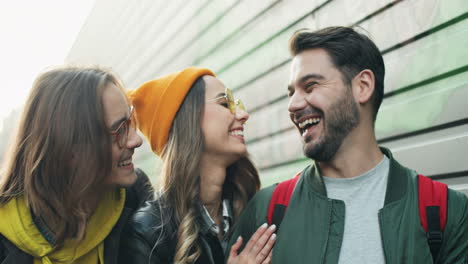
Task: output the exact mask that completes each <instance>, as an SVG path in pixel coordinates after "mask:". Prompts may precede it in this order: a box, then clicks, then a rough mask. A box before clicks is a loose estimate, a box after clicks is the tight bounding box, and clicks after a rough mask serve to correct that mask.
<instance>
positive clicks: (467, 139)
mask: <svg viewBox="0 0 468 264" xmlns="http://www.w3.org/2000/svg"><path fill="white" fill-rule="evenodd" d="M383 145H384V146H386V147H388V148H390V149H391V150H392V151H393V153H394V156H395V157H396V158H397V159H398V160H400V161H401V163H402V164H403V165H405V166H407V167H410V168H412V169H415V170H417V171H418V172H419V173H422V174H425V175H443V174H449V173H455V172H460V171H468V162H467V160H468V158H467V157H468V124H464V125H460V126H456V127H451V128H447V129H442V130H437V131H434V132H430V133H425V134H420V135H416V136H411V137H407V138H403V139H399V140H394V141H391V142H386V143H384V144H383Z"/></svg>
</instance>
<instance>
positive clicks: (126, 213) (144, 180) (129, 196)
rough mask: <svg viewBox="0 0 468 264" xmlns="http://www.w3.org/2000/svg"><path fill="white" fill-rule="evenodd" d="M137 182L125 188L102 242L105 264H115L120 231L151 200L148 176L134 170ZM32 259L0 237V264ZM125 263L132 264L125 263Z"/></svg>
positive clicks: (20, 263)
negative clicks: (119, 209)
mask: <svg viewBox="0 0 468 264" xmlns="http://www.w3.org/2000/svg"><path fill="white" fill-rule="evenodd" d="M136 174H137V176H138V178H137V181H136V182H135V184H133V185H132V186H131V187H128V188H126V191H127V193H126V199H125V205H124V209H123V211H122V214H121V215H120V218H119V220H118V221H117V223H116V225H115V226H114V228H113V229H112V231H111V233H110V234H109V236H107V237H106V239H105V240H104V261H105V263H106V264H117V263H118V262H117V261H118V259H119V258H120V256H119V243H120V238H121V233H122V230H123V228H124V226H125V224H126V222H127V221H128V220H129V218H130V217H131V215H132V214H133V212H135V210H136V209H137V208H139V207H140V206H141V205H143V203H144V202H145V201H147V200H153V199H154V195H153V188H152V187H151V183H150V181H149V179H148V176H146V174H145V173H144V172H143V171H142V170H140V169H136ZM0 221H1V220H0ZM33 261H34V259H33V257H32V256H31V255H28V254H27V253H25V252H24V251H21V250H20V249H18V248H17V247H16V246H15V245H13V244H12V243H11V242H10V241H8V240H7V239H6V238H5V237H3V236H2V235H0V263H1V264H33ZM127 263H132V262H131V261H130V262H127Z"/></svg>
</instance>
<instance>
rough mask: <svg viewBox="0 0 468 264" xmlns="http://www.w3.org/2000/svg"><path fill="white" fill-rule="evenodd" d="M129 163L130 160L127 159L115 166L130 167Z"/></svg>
mask: <svg viewBox="0 0 468 264" xmlns="http://www.w3.org/2000/svg"><path fill="white" fill-rule="evenodd" d="M131 163H132V159H128V160H124V161H121V162H119V164H117V166H119V167H125V166H128V165H130V164H131Z"/></svg>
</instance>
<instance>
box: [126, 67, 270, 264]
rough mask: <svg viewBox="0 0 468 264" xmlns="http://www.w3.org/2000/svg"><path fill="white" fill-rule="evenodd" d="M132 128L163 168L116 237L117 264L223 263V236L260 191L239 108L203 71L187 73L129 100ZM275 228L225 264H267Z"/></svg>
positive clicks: (264, 229)
mask: <svg viewBox="0 0 468 264" xmlns="http://www.w3.org/2000/svg"><path fill="white" fill-rule="evenodd" d="M129 97H130V98H131V100H132V102H133V105H134V106H135V111H136V118H137V124H138V127H139V129H140V130H141V131H142V132H143V134H144V135H145V136H146V137H147V139H148V141H149V143H150V145H151V148H152V150H153V151H154V153H155V154H157V155H158V156H160V157H161V158H162V161H163V167H162V172H161V175H160V179H161V185H160V187H161V189H160V192H159V195H158V198H157V199H156V200H155V201H152V202H147V203H146V205H145V206H144V207H143V208H141V209H140V210H138V211H137V212H136V214H135V215H134V217H133V219H132V221H131V222H129V225H128V230H127V232H125V233H124V234H125V235H124V237H123V238H122V252H123V254H124V257H123V258H122V259H121V263H130V262H131V263H138V264H139V263H145V264H148V263H151V264H155V263H213V264H214V263H224V259H225V255H224V250H225V249H226V246H227V241H228V238H229V236H230V230H232V226H233V225H234V224H235V222H236V220H237V219H238V217H239V215H240V213H241V212H242V210H243V209H244V207H245V206H246V204H247V202H248V201H249V199H250V198H251V197H252V196H253V195H254V194H255V193H256V192H257V191H258V190H259V188H260V180H259V177H258V173H257V170H256V169H255V167H254V165H253V164H252V162H251V161H250V159H249V158H248V156H247V149H246V145H245V141H244V136H243V131H244V124H245V122H246V121H247V119H248V118H249V116H248V113H247V112H246V111H245V109H244V107H243V105H242V103H241V102H239V101H235V100H234V98H233V97H232V93H231V91H230V90H229V89H226V88H225V87H224V85H223V84H222V83H221V82H220V81H219V80H218V79H217V78H216V77H215V76H214V74H213V73H212V72H211V71H210V70H208V69H201V68H195V67H191V68H187V69H185V70H183V71H181V72H176V73H173V74H170V75H168V76H164V77H162V78H159V79H156V80H153V81H149V82H147V83H145V84H143V85H142V86H140V87H139V88H138V89H136V90H135V91H132V92H130V93H129ZM274 228H275V227H274V226H272V227H270V228H267V227H266V225H265V226H262V227H261V228H259V230H258V232H257V233H256V236H255V237H253V238H252V239H251V240H250V241H249V242H248V243H247V244H246V246H245V248H244V249H243V250H242V252H240V254H238V253H237V251H238V249H239V248H240V246H241V244H242V239H241V238H240V239H239V240H238V243H236V245H235V246H233V250H231V253H230V257H229V259H228V263H269V260H270V257H271V256H270V250H271V247H272V245H273V243H274V241H275V235H274V234H273V232H274Z"/></svg>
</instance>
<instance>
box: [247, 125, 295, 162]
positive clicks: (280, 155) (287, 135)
mask: <svg viewBox="0 0 468 264" xmlns="http://www.w3.org/2000/svg"><path fill="white" fill-rule="evenodd" d="M302 145H303V144H302V140H301V137H300V135H299V132H298V131H297V130H289V131H286V132H284V133H281V134H278V135H275V136H272V137H271V138H268V139H265V140H262V141H258V142H254V143H248V144H247V147H248V150H249V152H250V154H251V156H252V158H253V160H254V161H255V164H257V166H258V167H259V168H260V169H265V168H269V167H272V166H276V165H277V164H280V163H284V162H290V161H295V160H297V159H300V158H302V157H303V152H302Z"/></svg>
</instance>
